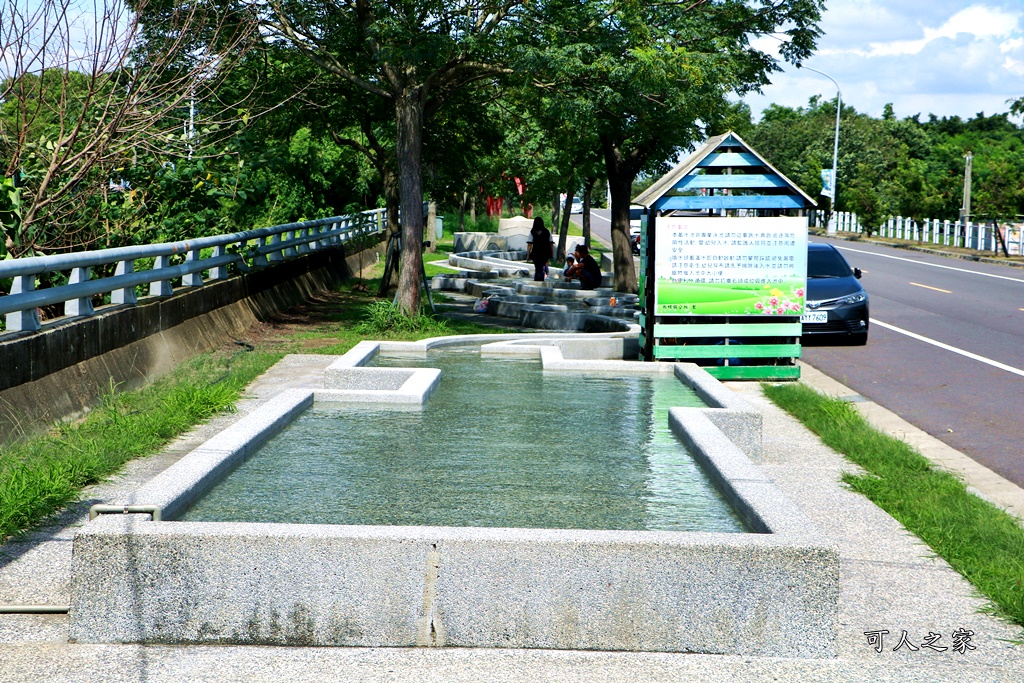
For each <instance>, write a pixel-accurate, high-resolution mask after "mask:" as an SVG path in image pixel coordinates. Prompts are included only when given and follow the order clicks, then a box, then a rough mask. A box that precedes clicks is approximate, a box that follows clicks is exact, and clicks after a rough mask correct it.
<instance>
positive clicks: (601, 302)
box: [583, 292, 640, 306]
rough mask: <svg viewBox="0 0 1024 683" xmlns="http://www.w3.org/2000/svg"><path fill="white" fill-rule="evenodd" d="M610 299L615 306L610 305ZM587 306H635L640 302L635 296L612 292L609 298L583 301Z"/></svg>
mask: <svg viewBox="0 0 1024 683" xmlns="http://www.w3.org/2000/svg"><path fill="white" fill-rule="evenodd" d="M612 298H614V299H615V304H613V303H612ZM583 301H584V302H585V303H586V304H587V305H588V306H614V305H616V304H618V305H620V306H635V305H636V304H637V303H639V302H640V298H639V297H637V295H636V294H623V293H621V292H612V293H611V295H610V296H606V297H602V296H592V297H589V298H586V299H584V300H583Z"/></svg>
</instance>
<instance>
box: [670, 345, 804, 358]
mask: <svg viewBox="0 0 1024 683" xmlns="http://www.w3.org/2000/svg"><path fill="white" fill-rule="evenodd" d="M654 357H655V358H658V359H662V358H678V359H684V358H701V359H706V358H718V359H725V358H799V357H800V345H799V344H729V345H726V344H713V345H710V346H705V345H696V344H695V345H693V346H655V347H654Z"/></svg>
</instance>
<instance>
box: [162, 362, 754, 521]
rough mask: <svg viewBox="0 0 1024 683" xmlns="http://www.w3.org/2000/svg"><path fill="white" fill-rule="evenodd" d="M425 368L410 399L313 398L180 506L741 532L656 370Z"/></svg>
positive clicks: (676, 392) (678, 392)
mask: <svg viewBox="0 0 1024 683" xmlns="http://www.w3.org/2000/svg"><path fill="white" fill-rule="evenodd" d="M374 365H376V366H378V367H382V366H390V367H414V366H418V367H435V368H440V369H441V383H440V386H439V387H438V388H437V390H436V391H435V392H434V394H433V395H432V396H431V397H430V398H429V399H428V401H427V404H426V406H425V408H424V410H423V411H422V412H420V411H409V410H388V409H381V408H380V407H372V408H371V407H354V406H345V407H344V408H340V407H338V408H332V407H316V408H313V409H310V410H308V411H307V412H306V413H304V414H303V415H302V416H300V417H299V418H298V419H297V420H296V421H295V422H294V423H293V424H292V425H291V426H289V427H288V428H286V429H285V430H284V431H283V432H282V433H281V434H279V435H278V436H277V437H275V438H274V439H272V440H271V441H269V442H268V443H267V444H266V445H264V447H263V448H262V449H260V451H259V452H258V453H257V454H255V455H254V456H253V457H251V458H250V459H249V460H247V461H246V462H244V463H242V464H241V465H239V466H238V467H237V468H236V469H235V470H234V471H233V472H232V473H231V474H229V475H228V476H227V477H226V478H225V479H224V480H222V481H221V482H220V483H219V484H217V485H216V486H215V487H214V488H213V489H211V490H210V491H209V492H208V493H207V494H206V496H204V497H203V498H202V499H201V500H200V501H198V502H197V503H196V504H195V505H194V506H193V507H192V508H191V509H190V510H189V511H188V512H187V513H186V514H185V515H183V516H182V517H181V518H180V519H183V520H188V521H247V522H290V523H306V524H370V525H415V526H421V525H426V526H479V527H532V528H555V529H633V530H665V531H724V532H745V531H747V529H746V528H745V526H744V525H743V523H742V522H741V521H740V519H739V517H738V516H737V515H736V514H735V512H734V511H733V510H732V508H731V507H730V506H729V504H728V503H727V502H725V500H724V499H723V498H722V497H721V496H720V495H719V493H718V492H717V490H716V489H715V488H714V486H713V485H711V483H710V482H709V481H708V480H707V478H706V477H705V476H704V473H703V472H702V470H701V469H700V467H699V466H698V465H697V464H696V463H695V462H694V461H693V460H692V459H691V458H690V456H689V455H688V454H687V453H686V452H685V450H684V448H683V446H682V444H680V443H679V441H678V440H677V439H676V438H675V436H674V435H673V434H672V433H671V431H670V430H669V428H668V419H667V412H668V408H669V407H671V406H701V405H703V403H702V402H701V401H700V399H699V398H698V397H697V396H696V395H695V394H694V393H693V391H692V390H691V389H690V388H689V387H687V386H686V385H685V384H683V383H682V382H680V381H679V380H677V379H675V378H674V377H672V376H671V375H667V376H660V375H659V376H635V375H634V376H625V375H623V376H607V375H602V376H587V375H585V374H583V373H580V374H568V373H554V374H553V373H544V372H542V371H541V366H540V363H539V362H538V361H532V362H531V361H523V360H518V359H517V360H514V361H513V360H505V359H490V358H480V356H479V354H478V353H477V352H476V350H473V351H452V350H446V351H444V352H443V353H436V354H431V355H430V356H428V357H427V358H426V359H423V358H408V357H391V358H386V357H385V358H378V359H376V361H375V362H374Z"/></svg>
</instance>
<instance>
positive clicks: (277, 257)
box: [267, 232, 284, 262]
mask: <svg viewBox="0 0 1024 683" xmlns="http://www.w3.org/2000/svg"><path fill="white" fill-rule="evenodd" d="M280 244H281V233H279V232H276V233H274V234H273V235H271V236H270V240H269V241H268V242H267V246H271V247H276V246H278V245H280ZM267 260H268V261H271V262H274V261H283V260H284V255H283V254H282V253H281V250H280V249H276V250H275V251H271V252H270V253H268V254H267Z"/></svg>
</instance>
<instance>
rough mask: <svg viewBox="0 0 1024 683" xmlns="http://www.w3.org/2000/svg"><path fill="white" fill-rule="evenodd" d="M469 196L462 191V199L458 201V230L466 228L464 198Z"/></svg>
mask: <svg viewBox="0 0 1024 683" xmlns="http://www.w3.org/2000/svg"><path fill="white" fill-rule="evenodd" d="M468 198H469V193H468V192H463V193H462V201H461V202H459V230H460V231H462V230H465V229H466V200H467V199H468Z"/></svg>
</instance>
